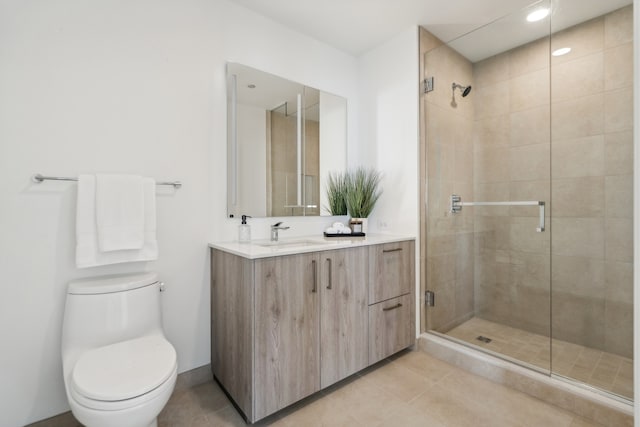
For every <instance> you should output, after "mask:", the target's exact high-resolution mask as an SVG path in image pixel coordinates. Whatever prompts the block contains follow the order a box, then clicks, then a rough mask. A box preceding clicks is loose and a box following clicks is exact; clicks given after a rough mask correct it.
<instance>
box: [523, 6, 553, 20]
mask: <svg viewBox="0 0 640 427" xmlns="http://www.w3.org/2000/svg"><path fill="white" fill-rule="evenodd" d="M548 15H549V8H546V7H543V8H540V9H537V10H534V11H533V12H531V13H530V14H528V15H527V21H529V22H536V21H540V20H542V19H544V18H546V17H547V16H548Z"/></svg>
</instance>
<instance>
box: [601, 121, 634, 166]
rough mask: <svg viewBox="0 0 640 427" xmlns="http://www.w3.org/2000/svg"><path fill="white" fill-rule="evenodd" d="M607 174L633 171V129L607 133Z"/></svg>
mask: <svg viewBox="0 0 640 427" xmlns="http://www.w3.org/2000/svg"><path fill="white" fill-rule="evenodd" d="M604 141H605V174H607V175H619V174H630V173H633V131H632V130H628V131H623V132H616V133H608V134H606V135H605V140H604Z"/></svg>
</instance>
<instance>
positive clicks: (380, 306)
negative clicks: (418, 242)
mask: <svg viewBox="0 0 640 427" xmlns="http://www.w3.org/2000/svg"><path fill="white" fill-rule="evenodd" d="M414 250H415V249H414V243H413V241H403V242H394V243H385V244H382V245H374V246H370V247H369V259H370V263H369V276H370V277H371V281H370V286H369V364H373V363H376V362H378V361H380V360H382V359H384V358H385V357H388V356H390V355H392V354H393V353H396V352H398V351H400V350H402V349H404V348H407V347H409V346H411V345H413V343H414V341H415V332H414V328H415V303H414V301H415V300H414V298H413V294H414V289H415V252H414Z"/></svg>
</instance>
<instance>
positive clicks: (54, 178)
mask: <svg viewBox="0 0 640 427" xmlns="http://www.w3.org/2000/svg"><path fill="white" fill-rule="evenodd" d="M31 180H32V181H33V182H36V183H38V184H40V183H41V182H42V181H77V180H78V178H72V177H68V176H67V177H65V176H43V175H40V174H39V173H37V174H35V175H33V176H32V177H31ZM156 185H172V186H173V188H176V189H178V188H180V187H182V183H181V182H180V181H172V182H163V181H159V182H156Z"/></svg>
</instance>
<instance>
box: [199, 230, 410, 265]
mask: <svg viewBox="0 0 640 427" xmlns="http://www.w3.org/2000/svg"><path fill="white" fill-rule="evenodd" d="M405 240H415V236H402V235H397V234H367V235H366V236H365V237H355V236H349V235H348V234H346V235H345V236H344V237H324V236H301V237H292V238H287V239H280V240H279V241H278V242H270V241H269V240H253V241H251V242H250V243H240V242H238V241H234V242H215V243H209V247H210V248H214V249H219V250H221V251H225V252H229V253H232V254H234V255H238V256H241V257H244V258H249V259H256V258H267V257H274V256H282V255H295V254H300V253H305V252H318V251H330V250H333V249H343V248H350V247H354V246H370V245H378V244H381V243H393V242H401V241H405Z"/></svg>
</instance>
